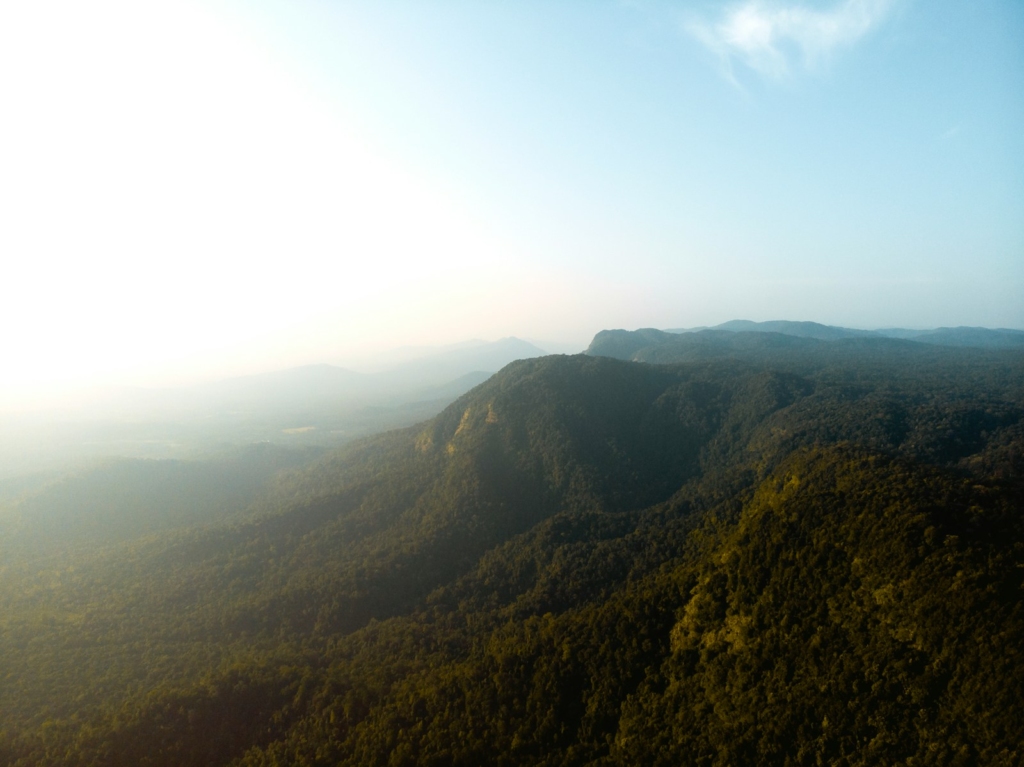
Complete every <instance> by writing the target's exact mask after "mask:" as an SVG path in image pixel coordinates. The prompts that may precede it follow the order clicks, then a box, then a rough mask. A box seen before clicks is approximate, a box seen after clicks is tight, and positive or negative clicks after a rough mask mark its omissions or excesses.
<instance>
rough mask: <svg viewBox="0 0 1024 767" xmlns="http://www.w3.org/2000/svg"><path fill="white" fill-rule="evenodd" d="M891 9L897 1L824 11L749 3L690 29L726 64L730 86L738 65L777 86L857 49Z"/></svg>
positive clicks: (847, 3) (865, 0) (853, 0)
mask: <svg viewBox="0 0 1024 767" xmlns="http://www.w3.org/2000/svg"><path fill="white" fill-rule="evenodd" d="M892 5H893V0H843V1H842V2H838V3H834V4H833V5H831V6H830V7H827V8H820V7H811V6H810V5H808V4H806V3H794V2H789V3H784V2H766V1H765V0H747V2H743V3H740V4H737V5H732V6H730V7H728V8H727V9H726V10H725V11H724V13H722V14H721V15H720V17H719V18H717V19H715V20H711V21H709V20H706V19H705V20H695V21H691V22H690V23H689V24H687V25H686V27H687V29H688V30H689V32H690V33H691V34H693V35H694V36H695V37H696V38H697V39H698V40H700V41H701V42H702V43H704V45H706V46H707V47H708V48H709V49H710V50H711V51H712V52H713V53H715V54H716V55H717V56H718V57H719V58H720V59H721V61H722V64H723V66H724V67H725V70H726V74H727V76H728V77H729V78H730V79H731V80H733V81H735V75H734V65H735V63H736V62H739V63H740V64H742V65H745V66H746V67H749V68H750V69H752V70H753V71H755V72H757V73H759V74H760V75H762V76H764V77H766V78H769V79H773V80H778V79H782V78H785V77H786V76H788V75H790V74H792V73H793V72H794V71H798V70H808V69H814V68H816V67H818V66H820V65H821V64H822V63H824V62H825V61H827V60H828V58H829V57H830V56H832V55H833V54H834V53H835V52H836V51H838V50H841V49H843V48H846V47H849V46H851V45H853V44H854V43H856V42H857V41H858V40H860V39H861V38H862V37H864V36H865V35H866V34H867V33H868V32H870V31H871V30H872V29H873V28H874V27H876V26H878V24H880V23H881V22H882V20H883V19H885V17H886V16H887V15H888V13H889V11H890V9H891V8H892Z"/></svg>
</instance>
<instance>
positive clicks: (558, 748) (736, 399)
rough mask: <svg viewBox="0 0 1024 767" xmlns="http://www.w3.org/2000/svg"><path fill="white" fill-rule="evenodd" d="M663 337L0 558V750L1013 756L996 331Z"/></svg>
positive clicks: (1018, 705)
mask: <svg viewBox="0 0 1024 767" xmlns="http://www.w3.org/2000/svg"><path fill="white" fill-rule="evenodd" d="M651 338H654V339H655V341H660V340H663V339H661V337H660V336H659V335H657V332H655V333H654V334H646V333H642V334H637V335H626V336H625V337H623V336H622V332H614V331H612V332H609V333H607V334H603V335H602V334H599V335H598V337H596V338H595V340H594V343H593V344H592V349H593V348H595V347H596V348H602V344H604V343H605V341H607V340H608V339H611V341H612V342H614V344H618V343H619V341H623V342H624V343H622V344H621V345H619V346H616V347H615V348H618V349H620V350H622V353H627V352H628V349H629V345H630V343H631V342H632V341H634V340H636V339H639V340H641V341H650V339H651ZM677 341H678V342H681V343H682V344H683V345H682V346H679V347H678V348H676V352H678V353H680V354H683V355H684V356H685V355H690V356H689V357H688V358H687V359H686V360H685V361H682V362H678V361H677V362H673V363H671V364H651V363H646V362H640V361H632V360H619V359H612V358H610V357H607V356H595V355H578V356H572V357H562V356H547V357H542V358H538V359H529V360H520V361H518V362H515V363H512V364H510V365H508V366H507V367H505V368H504V369H502V370H501V371H500V372H499V373H498V374H496V375H494V376H492V377H490V378H488V379H487V380H486V381H484V382H483V383H481V384H480V385H479V386H477V387H475V388H474V389H472V390H471V391H469V392H467V393H466V394H464V395H462V396H461V397H459V398H458V399H457V400H456V401H455V402H453V403H452V404H451V405H449V406H448V407H447V408H445V409H444V410H443V411H441V413H440V414H439V415H438V416H436V417H435V418H433V419H431V420H430V421H427V422H425V423H421V424H419V425H417V426H414V427H410V428H407V429H403V430H400V431H395V432H391V433H388V434H383V435H378V436H375V437H372V438H370V439H367V440H363V441H360V442H358V443H353V444H350V445H348V446H346V447H344V448H342V449H340V450H337V451H333V452H330V453H326V454H324V455H323V456H322V457H320V458H319V459H317V460H316V461H315V462H314V463H312V464H310V465H308V466H304V467H300V468H296V469H293V470H291V471H288V472H285V473H284V474H280V475H277V476H276V478H274V479H273V480H272V481H271V482H270V483H269V484H268V485H266V487H265V490H264V491H263V493H262V494H261V495H260V497H259V498H258V499H256V500H255V501H254V503H253V504H252V505H251V506H249V507H248V509H247V510H246V511H245V512H244V513H242V514H235V515H233V516H232V517H231V518H230V519H225V520H223V521H221V522H219V523H216V524H212V525H208V526H204V527H199V526H195V527H186V528H178V529H175V530H164V531H155V532H152V533H148V534H147V535H146V536H144V537H138V538H134V539H131V540H128V541H124V542H122V543H109V542H105V543H104V544H103V545H102V546H99V545H97V546H94V547H92V548H89V547H81V548H79V549H76V550H74V551H70V552H69V553H68V554H66V555H65V556H64V558H63V559H61V560H59V561H55V560H53V559H49V560H46V561H42V562H34V561H33V560H31V559H30V558H29V559H21V560H18V561H16V562H12V561H11V560H7V559H5V560H4V564H2V565H0V567H2V568H3V569H2V570H0V574H2V577H0V679H3V680H4V683H3V685H0V712H2V713H0V764H9V765H19V767H20V766H21V765H29V764H31V765H38V764H52V765H91V764H97V765H98V764H139V765H200V764H201V765H229V764H230V765H239V766H242V765H271V764H278V765H281V764H293V765H301V764H332V765H365V764H395V765H417V764H424V765H427V764H429V765H440V764H446V765H475V764H495V765H542V764H543V765H551V764H558V765H605V766H607V765H632V764H709V765H710V764H755V765H756V764H780V763H781V764H784V763H787V760H788V763H792V764H808V765H810V764H818V763H845V764H849V765H868V764H879V763H884V764H899V763H903V764H908V763H913V764H926V765H939V764H953V763H963V764H995V765H1011V764H1016V763H1019V761H1020V759H1021V757H1022V756H1024V754H1022V752H1021V750H1020V745H1019V738H1018V737H1017V733H1019V732H1021V731H1022V730H1024V699H1022V695H1024V694H1022V690H1024V677H1022V674H1024V665H1022V664H1021V663H1020V662H1019V658H1017V653H1018V651H1017V649H1016V648H1018V647H1022V646H1024V613H1022V612H1021V607H1020V606H1021V596H1020V595H1021V593H1022V589H1024V515H1022V512H1024V508H1022V499H1024V355H1022V354H1020V353H1017V352H1012V351H1005V350H997V351H992V350H984V349H964V348H957V349H951V348H944V347H939V346H929V345H925V344H920V343H914V342H910V341H902V340H899V339H888V338H849V339H840V340H837V341H825V340H819V339H812V338H799V337H794V336H789V335H784V334H778V333H745V332H738V333H737V332H730V331H711V332H702V333H693V334H686V335H685V336H679V337H678V338H677V339H676V340H673V341H672V343H673V344H674V343H676V342H677ZM666 343H667V342H666ZM663 346H664V345H663V344H661V343H655V344H654V345H648V346H641V347H639V349H637V350H635V351H633V352H631V356H635V355H637V354H639V353H640V352H643V353H645V354H646V353H648V352H651V353H653V352H654V351H655V350H657V349H661V348H663ZM604 348H607V347H604ZM119 513H125V514H128V513H130V510H129V509H122V511H121V512H119Z"/></svg>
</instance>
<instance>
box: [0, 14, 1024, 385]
mask: <svg viewBox="0 0 1024 767" xmlns="http://www.w3.org/2000/svg"><path fill="white" fill-rule="evenodd" d="M0 118H2V119H0V211H2V212H0V259H2V279H3V282H2V285H3V300H2V302H0V327H2V328H3V330H2V331H0V333H2V336H0V338H2V342H3V343H2V348H0V365H2V366H3V384H2V387H3V388H5V389H8V390H10V389H13V388H18V387H21V388H25V387H32V388H38V387H40V386H43V385H50V384H55V383H60V382H62V381H64V380H66V379H68V378H69V377H75V378H77V379H81V380H111V379H114V378H118V377H121V378H124V379H126V380H127V379H131V380H146V381H154V380H160V378H161V376H167V375H172V374H173V375H178V376H182V377H188V376H191V375H193V374H211V375H217V374H226V373H231V372H236V371H241V370H256V369H260V368H268V367H282V366H285V365H289V364H297V363H301V362H308V361H317V360H323V361H342V360H344V359H345V358H346V357H347V356H350V355H352V354H354V353H357V352H360V351H363V350H366V349H370V348H373V347H376V346H395V345H399V344H423V343H450V342H455V341H461V340H464V339H468V338H487V339H496V338H498V337H501V336H506V335H518V336H521V337H527V338H531V339H539V340H541V341H544V340H550V341H557V342H563V343H573V344H578V345H579V346H580V348H582V347H583V346H585V344H586V343H587V341H588V340H589V338H590V337H591V336H592V335H593V333H594V332H596V331H597V330H600V329H602V328H606V327H626V328H635V327H642V326H655V327H687V326H694V325H705V324H715V323H718V322H722V321H724V320H728V319H733V318H746V319H754V320H766V319H810V320H816V321H819V322H825V323H830V324H842V325H849V326H857V327H886V326H910V327H934V326H939V325H959V324H968V325H987V326H1004V327H1018V328H1020V327H1024V3H1021V2H1020V1H1019V0H970V1H969V0H824V1H822V2H797V0H783V1H782V2H759V1H757V0H741V1H740V2H736V3H704V2H654V1H652V2H645V1H644V0H636V1H634V2H626V1H625V0H621V1H619V2H614V1H611V0H609V1H606V2H600V1H597V0H590V1H588V2H582V1H581V2H559V3H552V2H479V1H476V2H468V1H467V2H454V1H448V2H424V1H423V0H417V1H416V2H398V1H396V0H389V2H328V1H326V0H322V1H320V2H311V1H308V0H307V1H301V0H300V1H296V0H289V1H288V2H285V1H284V0H281V1H280V2H253V1H252V0H246V1H245V2H241V1H239V2H230V1H229V0H224V1H212V2H189V1H188V0H173V1H170V2H158V1H157V0H147V1H146V2H139V0H125V1H124V2H119V1H117V0H93V1H92V2H88V3H82V2H78V1H77V0H74V1H69V2H42V1H41V2H31V3H28V2H26V3H6V4H4V6H3V8H2V10H0Z"/></svg>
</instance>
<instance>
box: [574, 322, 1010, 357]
mask: <svg viewBox="0 0 1024 767" xmlns="http://www.w3.org/2000/svg"><path fill="white" fill-rule="evenodd" d="M769 328H774V329H769ZM1016 334H1019V338H1018V335H1016ZM829 342H836V343H838V344H840V345H839V346H834V347H833V346H829V345H828V343H829ZM844 343H845V344H848V345H857V344H860V345H872V344H873V345H875V346H876V347H877V348H879V349H883V348H884V349H889V350H890V353H893V354H900V353H909V354H917V353H920V352H921V347H924V346H925V345H927V346H932V347H934V346H943V347H954V348H963V349H992V350H1003V349H1005V350H1011V351H1013V350H1017V351H1019V350H1021V349H1024V331H1003V330H988V329H986V328H958V329H940V330H935V331H920V332H919V331H900V330H896V329H891V330H886V331H861V330H851V329H847V328H835V327H830V326H826V325H818V324H817V323H803V322H765V323H751V322H747V321H745V320H737V321H734V322H727V323H724V325H720V326H718V327H715V328H708V329H705V330H694V331H680V332H666V331H660V330H653V329H651V328H643V329H641V330H633V331H628V330H603V331H601V332H600V333H598V334H597V335H596V336H594V340H593V341H592V342H591V344H590V346H589V347H588V348H587V350H586V352H585V353H586V354H590V355H595V356H602V357H613V358H615V359H624V360H636V361H642V362H657V363H670V362H683V361H687V360H693V359H698V358H703V357H706V356H711V357H721V356H727V355H734V354H741V355H749V354H752V353H753V354H759V355H761V356H762V357H764V355H766V354H769V353H770V350H772V349H797V348H802V349H805V350H808V351H809V350H812V349H818V350H821V351H824V353H825V354H826V355H834V354H836V353H838V354H842V353H844V352H843V351H842V350H843V349H845V348H850V346H847V347H843V346H842V344H844ZM915 348H916V349H917V351H914V350H915ZM836 350H840V351H838V352H837V351H836ZM901 350H902V351H901ZM924 353H926V354H927V353H928V352H924Z"/></svg>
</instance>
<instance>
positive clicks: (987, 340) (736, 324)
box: [644, 320, 1024, 349]
mask: <svg viewBox="0 0 1024 767" xmlns="http://www.w3.org/2000/svg"><path fill="white" fill-rule="evenodd" d="M704 330H728V331H731V332H734V333H740V332H747V333H780V334H782V335H786V336H796V337H797V338H816V339H818V340H819V341H837V340H839V339H842V338H899V339H903V340H906V341H918V342H920V343H925V344H935V345H937V346H972V347H977V348H983V349H1004V348H1008V349H1024V330H1011V329H1008V328H995V329H992V328H973V327H955V328H935V329H933V330H908V329H907V328H885V329H883V330H859V329H857V328H843V327H837V326H835V325H822V324H820V323H817V322H794V321H791V320H773V321H769V322H751V321H750V320H730V321H729V322H723V323H722V324H721V325H715V326H713V327H699V328H688V329H687V328H676V329H671V330H668V331H665V332H668V333H693V332H700V331H704ZM644 332H646V331H644Z"/></svg>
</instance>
